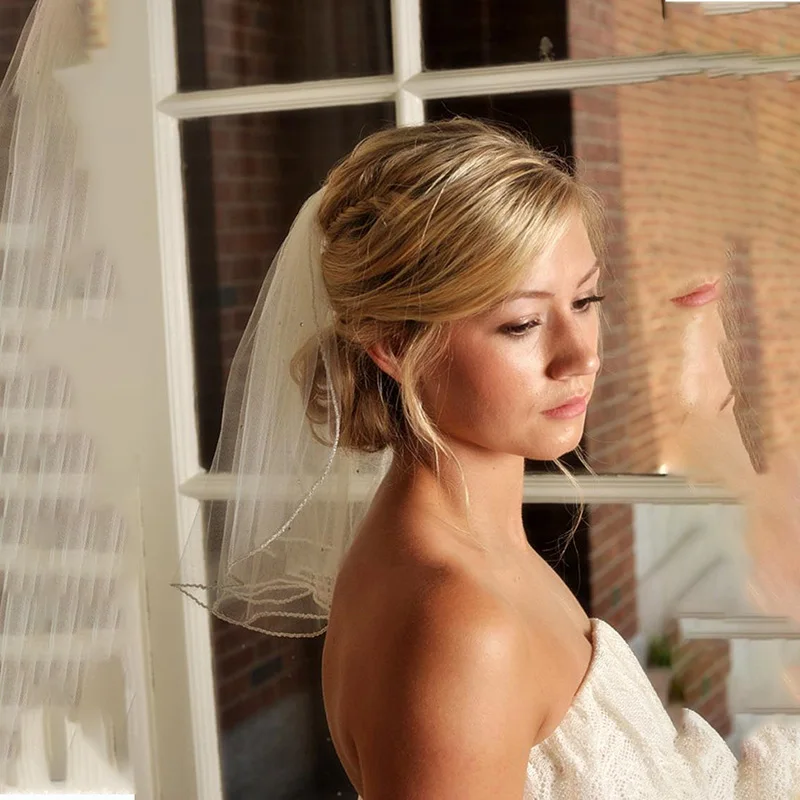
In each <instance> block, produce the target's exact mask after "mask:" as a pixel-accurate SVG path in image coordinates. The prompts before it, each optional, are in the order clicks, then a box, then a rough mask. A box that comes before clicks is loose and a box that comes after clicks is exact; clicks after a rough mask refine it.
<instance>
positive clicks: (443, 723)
mask: <svg viewBox="0 0 800 800" xmlns="http://www.w3.org/2000/svg"><path fill="white" fill-rule="evenodd" d="M395 566H396V568H395V569H394V570H387V571H386V572H383V574H382V575H381V580H380V581H379V582H377V583H376V584H375V585H374V586H372V587H371V588H367V587H365V586H364V585H363V584H362V589H364V592H361V593H358V595H360V596H361V599H362V603H361V604H360V605H358V606H356V604H355V602H354V600H355V597H356V596H358V595H357V594H355V593H352V592H348V594H351V601H350V602H349V603H348V606H350V613H349V614H348V616H349V617H350V622H351V623H354V624H353V626H352V627H350V625H348V628H349V631H348V632H347V634H346V636H347V637H348V638H349V639H350V644H351V647H350V648H348V649H350V652H351V653H356V652H360V653H361V654H362V657H361V659H358V660H359V663H358V665H357V666H355V668H354V671H352V672H351V671H350V670H345V672H347V673H349V676H348V679H347V684H348V688H347V689H345V691H344V694H342V695H340V696H339V697H338V700H339V702H338V703H337V707H339V708H346V709H347V712H346V715H347V724H346V726H345V727H346V734H347V736H346V738H347V740H348V742H350V743H351V754H352V761H351V763H352V764H357V765H358V766H357V767H354V771H355V772H357V775H358V780H359V782H360V783H361V784H362V786H361V787H360V788H362V790H363V791H366V796H367V797H369V796H370V793H372V794H374V796H377V797H383V796H384V795H383V794H382V787H389V786H391V787H395V789H396V790H397V791H398V792H399V793H398V794H397V795H394V794H391V795H385V796H399V797H402V796H426V797H427V796H431V797H433V796H435V797H443V798H446V797H450V796H453V797H463V796H466V795H467V794H469V796H474V797H480V796H483V795H482V794H480V793H473V790H474V789H475V787H476V786H479V785H480V786H485V788H486V795H485V796H486V797H489V796H490V792H492V791H493V792H496V791H497V789H498V781H500V783H501V784H502V782H503V781H508V782H509V787H510V790H511V791H512V793H516V794H517V795H520V794H521V791H522V782H524V774H525V764H526V763H527V755H528V752H529V750H530V747H531V746H532V744H533V742H534V740H535V738H536V736H537V733H538V731H539V729H540V727H541V725H542V724H543V721H544V719H545V717H546V714H547V707H546V702H545V697H546V692H544V691H542V687H541V686H537V682H536V680H535V674H533V673H534V672H535V664H534V661H535V652H534V650H535V642H534V640H533V639H532V637H531V633H530V630H529V628H528V626H527V625H526V624H525V620H524V619H523V618H522V617H521V615H519V614H518V613H517V612H516V610H515V609H514V607H513V606H512V605H511V604H509V603H508V602H507V601H505V600H504V598H503V596H502V595H501V594H500V593H497V592H494V591H492V589H491V587H490V586H488V585H487V584H486V583H485V582H482V581H480V580H479V579H476V577H475V576H474V575H473V574H472V573H471V571H470V570H469V569H468V568H465V567H464V565H463V564H460V563H459V562H458V561H457V560H456V561H448V560H447V559H437V558H420V559H416V560H413V559H412V560H408V561H405V560H403V561H402V563H400V564H398V565H395ZM363 578H364V581H365V582H366V581H367V576H366V575H365V576H363ZM350 580H353V577H352V576H351V578H350ZM351 590H352V587H351ZM352 613H355V614H356V615H357V617H358V619H355V620H354V619H353V617H352ZM351 637H357V639H358V645H357V646H356V638H351ZM367 646H368V647H367ZM349 661H350V663H351V664H353V663H354V659H353V658H352V657H351V659H349ZM340 666H343V665H341V664H340ZM339 674H340V675H341V674H342V672H340V673H339ZM356 674H357V675H358V678H355V675H356ZM340 732H341V731H340ZM399 742H401V743H402V746H400V747H398V743H399ZM501 776H503V777H501ZM400 786H404V787H405V789H406V790H407V792H408V794H403V793H402V792H400V790H399V789H397V787H400ZM500 788H501V789H502V787H500ZM467 789H469V791H467ZM370 790H371V792H370ZM393 791H394V789H393ZM459 792H461V793H460V794H459ZM500 795H501V796H505V795H504V794H503V791H501V792H500ZM492 796H493V797H494V796H497V795H496V794H493V795H492ZM508 796H512V795H511V794H509V795H508Z"/></svg>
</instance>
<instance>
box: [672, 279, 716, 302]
mask: <svg viewBox="0 0 800 800" xmlns="http://www.w3.org/2000/svg"><path fill="white" fill-rule="evenodd" d="M718 297H719V281H709V282H708V283H703V284H701V285H700V286H698V287H697V288H696V289H694V290H692V291H691V292H689V293H688V294H682V295H680V297H673V298H672V302H673V303H675V305H676V306H680V307H681V308H700V306H705V305H708V303H711V302H713V301H714V300H716V299H717V298H718Z"/></svg>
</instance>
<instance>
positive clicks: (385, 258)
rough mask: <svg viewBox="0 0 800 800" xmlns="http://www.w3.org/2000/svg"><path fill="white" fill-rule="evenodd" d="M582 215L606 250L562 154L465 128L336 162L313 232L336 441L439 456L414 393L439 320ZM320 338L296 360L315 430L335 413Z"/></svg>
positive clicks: (464, 124)
mask: <svg viewBox="0 0 800 800" xmlns="http://www.w3.org/2000/svg"><path fill="white" fill-rule="evenodd" d="M576 211H577V212H578V213H580V214H581V215H582V217H583V220H584V223H585V224H586V227H587V230H588V232H589V236H590V238H591V240H592V245H593V246H594V248H595V252H596V253H597V254H598V256H600V255H601V252H602V250H603V225H604V221H603V212H602V208H601V204H600V201H599V200H598V198H597V196H596V194H595V193H594V192H593V191H592V190H591V189H589V188H588V187H586V186H585V185H583V184H582V183H580V182H579V181H578V180H577V179H576V178H574V177H573V176H572V175H570V174H569V172H568V171H567V170H566V169H565V167H564V165H563V163H562V162H560V161H559V160H558V159H557V158H556V157H554V156H552V155H549V154H547V153H544V152H542V151H540V150H537V149H535V148H534V147H532V146H531V145H530V144H529V143H528V142H526V141H525V140H524V139H522V138H521V137H519V136H518V135H516V134H513V133H511V132H508V131H506V130H501V129H498V128H494V127H491V126H489V125H486V124H484V123H480V122H477V121H472V120H465V119H456V120H451V121H448V122H439V123H428V124H426V125H420V126H416V127H403V128H392V129H390V130H385V131H381V132H380V133H376V134H373V135H372V136H369V137H368V138H366V139H364V140H363V141H362V142H361V143H360V144H359V145H358V146H357V147H356V148H355V149H354V150H353V152H352V153H351V154H350V155H348V156H347V157H346V158H344V159H343V160H342V161H341V162H340V163H339V164H337V165H336V166H335V167H334V168H333V169H332V170H331V172H330V174H329V175H328V178H327V181H326V183H325V186H324V189H323V195H322V200H321V205H320V210H319V224H320V227H321V230H322V236H323V242H324V245H323V252H322V257H321V268H322V278H323V281H324V284H325V287H326V289H327V292H328V295H329V298H330V302H331V306H332V309H333V312H334V318H335V320H336V322H335V323H334V326H333V328H332V329H330V330H328V331H325V332H324V333H323V339H324V342H323V345H324V348H325V351H326V353H327V354H328V356H329V367H330V370H329V371H330V376H329V377H330V379H331V381H332V383H333V386H334V388H335V391H336V397H337V401H338V404H339V406H340V408H339V411H340V415H341V425H340V444H341V446H343V447H346V448H351V449H355V450H359V451H362V452H377V451H380V450H384V449H385V448H387V447H388V448H393V449H395V450H399V449H401V448H412V449H413V450H415V451H416V452H417V453H418V454H419V455H420V456H422V457H424V458H426V459H428V460H433V461H435V459H436V456H437V454H438V453H440V452H442V450H443V449H445V448H444V443H443V442H442V440H441V437H440V436H439V434H438V432H437V430H436V426H435V424H434V422H433V421H432V420H431V419H430V417H429V416H428V414H427V413H426V410H425V408H424V407H423V404H422V401H421V399H420V394H419V385H420V376H421V375H423V374H424V373H425V372H426V371H427V370H429V369H430V368H431V366H432V365H435V364H436V363H437V362H438V360H439V359H441V358H442V357H443V356H444V354H445V352H446V346H447V335H446V333H447V323H450V322H454V321H456V320H459V319H463V318H465V317H468V316H471V315H474V314H477V313H479V312H482V311H485V310H486V309H488V308H490V307H491V306H493V305H495V304H496V303H498V302H499V301H500V300H501V299H502V298H503V297H504V296H505V295H507V294H508V293H509V292H511V291H513V290H514V288H515V287H516V286H517V285H518V284H519V282H520V280H521V279H522V276H523V274H524V272H525V271H526V270H527V269H529V268H530V265H531V264H532V263H534V262H535V260H536V258H537V257H538V256H540V255H541V254H542V253H543V252H544V251H545V250H546V249H547V248H548V246H550V245H551V244H552V243H553V242H555V241H557V239H558V238H560V236H561V235H562V234H563V232H564V230H565V229H566V226H567V224H568V221H569V218H570V216H571V215H572V214H573V213H575V212H576ZM379 342H381V343H383V345H384V346H385V347H388V348H389V349H390V350H391V352H392V353H393V354H394V355H395V356H396V358H397V362H398V366H399V369H400V379H399V380H398V381H396V380H394V379H393V378H391V377H390V376H389V375H387V374H386V373H384V372H383V371H382V370H381V369H380V368H379V367H378V366H377V365H376V364H375V362H374V361H373V360H372V358H371V357H370V355H369V353H368V350H369V349H370V348H371V347H373V346H374V345H376V344H377V343H379ZM316 344H317V342H316V340H315V341H314V342H313V345H314V346H313V347H312V346H309V347H307V348H304V349H303V350H301V351H300V352H299V353H297V355H296V356H295V359H294V361H293V365H292V371H293V374H294V376H295V379H296V380H297V381H298V382H299V383H300V384H301V385H304V386H306V387H307V389H308V390H309V391H310V399H309V404H308V415H309V419H310V420H311V422H312V423H313V424H314V425H315V426H317V430H318V431H319V428H320V427H321V426H324V425H325V424H326V423H327V421H328V420H329V419H330V411H331V409H329V408H328V407H327V404H328V393H327V389H326V369H325V366H324V364H322V363H321V356H319V355H317V353H318V352H319V350H318V348H317V347H316Z"/></svg>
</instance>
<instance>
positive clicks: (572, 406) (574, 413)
mask: <svg viewBox="0 0 800 800" xmlns="http://www.w3.org/2000/svg"><path fill="white" fill-rule="evenodd" d="M585 412H586V396H585V395H584V396H583V397H573V398H572V399H571V400H567V402H566V403H564V405H562V406H557V407H556V408H551V409H549V410H548V411H545V412H544V415H545V416H546V417H550V418H551V419H572V418H573V417H579V416H580V415H581V414H583V413H585Z"/></svg>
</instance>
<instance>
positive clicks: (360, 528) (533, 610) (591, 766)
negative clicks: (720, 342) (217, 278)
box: [185, 120, 800, 800]
mask: <svg viewBox="0 0 800 800" xmlns="http://www.w3.org/2000/svg"><path fill="white" fill-rule="evenodd" d="M602 258H603V218H602V210H601V207H600V204H599V202H598V200H597V198H596V196H595V194H594V193H593V192H592V191H591V190H589V189H588V188H587V187H585V186H583V185H582V184H581V183H580V182H578V181H577V180H576V179H575V178H573V177H572V176H570V175H569V174H567V173H566V172H565V171H564V170H563V169H562V168H561V167H560V165H559V164H558V163H556V162H555V161H554V160H553V159H552V158H550V157H548V156H546V155H544V154H542V153H541V152H538V151H536V150H535V149H533V148H531V147H530V146H529V145H528V144H526V143H525V142H524V141H522V140H520V139H518V138H517V137H515V136H512V135H511V134H509V133H507V132H503V131H499V130H496V129H493V128H490V127H487V126H485V125H483V124H480V123H477V122H471V121H466V120H455V121H451V122H447V123H439V124H430V125H424V126H420V127H416V128H399V129H394V130H387V131H384V132H382V133H378V134H376V135H374V136H371V137H369V138H368V139H366V140H365V141H364V142H362V143H361V144H360V145H359V146H358V147H357V148H356V149H355V151H354V152H353V153H352V154H351V155H350V156H348V157H347V158H346V159H345V160H344V161H342V162H341V163H340V164H339V165H338V166H337V167H335V168H334V169H333V171H332V172H331V173H330V175H329V177H328V180H327V181H326V184H325V186H324V187H323V189H322V190H321V192H320V193H318V194H317V195H316V196H315V197H314V198H312V200H310V201H309V203H308V204H307V205H306V207H304V210H303V211H301V214H300V215H299V217H298V220H297V221H296V223H295V226H294V227H293V229H292V232H291V233H290V235H289V238H288V239H287V242H286V244H285V245H284V248H283V249H282V251H281V253H280V254H279V256H278V258H277V260H276V266H275V269H274V272H273V277H272V279H271V281H269V282H268V283H269V289H268V291H265V293H264V295H263V296H262V298H261V299H260V301H259V306H258V308H257V310H256V312H255V313H254V315H253V320H252V321H251V324H250V326H249V327H248V330H247V331H246V333H245V338H244V344H243V346H242V348H241V350H240V353H239V354H238V355H237V362H236V364H235V365H234V380H233V384H232V386H233V387H234V388H233V389H231V390H229V395H228V398H227V401H226V422H225V427H224V428H223V437H222V440H221V445H220V449H219V451H218V457H217V463H216V468H217V469H223V470H233V471H234V472H235V473H236V474H237V481H238V483H237V489H238V491H237V495H236V500H235V501H234V502H233V503H231V504H229V507H228V508H227V509H226V515H225V519H224V523H223V525H222V530H223V540H222V544H221V546H220V548H219V550H218V558H219V575H220V577H219V580H218V582H217V583H216V584H215V585H214V587H212V589H213V593H212V604H213V605H212V607H213V609H214V611H215V612H216V613H218V614H219V615H220V616H223V617H225V618H226V619H231V620H234V621H237V622H239V623H241V624H245V625H248V626H249V627H254V628H257V629H263V630H270V631H272V632H276V631H277V632H283V633H290V634H299V635H308V634H313V633H316V632H319V630H320V629H321V628H322V627H323V625H324V624H325V621H326V620H327V617H328V615H329V617H330V619H329V625H328V635H327V639H326V643H325V651H324V659H323V686H324V696H325V706H326V711H327V715H328V720H329V725H330V730H331V733H332V737H333V741H334V744H335V746H336V749H337V752H338V753H339V756H340V758H341V760H342V763H343V765H344V767H345V770H346V771H347V773H348V776H349V777H350V779H351V781H352V783H353V784H354V786H355V787H356V788H357V789H358V791H359V793H360V795H361V796H362V797H363V798H365V800H386V799H388V798H397V799H398V800H400V799H401V798H403V799H405V798H409V799H410V798H437V800H446V799H447V798H454V800H455V799H456V798H457V800H464V798H476V799H477V798H492V799H493V800H494V799H495V798H502V799H503V800H505V799H506V798H508V800H512V799H513V800H517V799H518V798H534V797H535V798H567V797H569V798H573V797H574V798H623V797H625V798H634V797H635V798H651V797H652V798H672V797H693V798H694V797H697V798H703V799H704V800H707V799H708V798H722V797H726V798H727V797H733V796H734V793H735V792H738V793H739V794H737V795H736V796H747V793H748V792H751V791H752V792H755V793H754V794H751V795H750V796H753V797H759V798H765V797H770V798H773V797H779V796H783V795H781V794H779V793H776V792H780V791H783V790H786V791H787V792H788V790H789V789H790V788H794V789H796V788H798V787H800V783H796V781H797V775H798V773H800V768H798V766H797V764H796V763H795V764H794V766H793V765H792V763H791V762H790V761H789V760H787V759H786V757H785V754H784V756H783V760H784V762H785V763H786V764H787V765H788V766H787V767H786V769H787V770H789V771H788V772H786V773H785V774H782V775H781V776H779V779H778V782H777V783H773V784H771V788H770V789H769V792H770V793H768V794H763V793H761V792H762V790H763V789H764V788H765V786H766V783H765V781H766V778H765V776H764V773H763V771H759V769H758V768H757V767H758V765H757V764H756V765H755V767H756V768H755V770H754V769H752V767H753V762H752V761H751V763H750V767H751V769H750V770H749V772H748V773H747V775H746V776H745V777H744V778H742V780H739V782H738V784H737V779H738V776H737V770H736V762H735V759H734V757H733V755H732V754H731V752H730V751H729V750H728V749H727V747H726V746H725V744H724V742H723V741H722V740H721V739H720V738H719V737H718V735H717V734H716V733H715V732H714V731H713V729H711V728H710V726H708V725H707V724H706V723H705V722H703V721H702V720H701V719H700V718H699V717H697V716H696V715H693V714H692V713H691V712H687V714H686V720H685V723H684V726H683V729H682V730H681V733H680V734H679V735H678V734H676V731H675V728H674V727H673V725H672V723H671V721H670V718H669V716H668V715H667V714H666V712H665V711H664V709H663V708H662V706H661V704H660V702H659V700H658V698H657V696H656V694H655V692H654V690H653V688H652V687H651V686H650V684H649V682H648V680H647V678H646V676H645V674H644V672H643V671H642V669H641V667H640V666H639V664H638V662H637V660H636V658H635V657H634V656H633V654H632V652H631V651H630V649H629V648H628V646H627V644H626V643H625V642H624V640H623V639H622V638H621V637H620V636H619V635H618V634H616V632H615V631H614V630H613V629H612V628H610V627H609V626H608V625H606V624H605V623H603V622H601V621H599V620H590V619H588V618H587V617H586V615H585V614H584V613H583V611H582V610H581V608H580V606H579V605H578V603H577V602H576V601H575V599H574V598H573V596H572V595H571V593H570V592H569V590H568V589H567V587H566V586H565V585H564V584H563V583H562V581H561V580H560V579H559V578H558V577H557V576H556V574H555V573H554V572H553V571H552V570H551V569H550V568H549V567H548V566H547V564H546V563H545V562H544V561H543V560H542V559H541V558H540V557H539V556H538V555H537V554H536V553H535V552H534V551H533V550H532V549H531V548H530V547H529V546H528V544H527V540H526V535H525V531H524V529H523V526H522V520H521V506H522V489H523V468H524V460H525V458H532V459H537V460H542V459H558V458H559V457H560V456H562V455H563V454H565V453H567V452H568V451H570V450H572V449H573V448H575V447H576V446H577V445H578V443H579V441H580V438H581V435H582V432H583V426H584V420H585V412H586V405H587V403H588V402H589V400H590V397H591V394H592V389H593V386H594V382H595V378H596V375H597V372H598V370H599V367H600V357H599V331H600V312H599V304H600V301H601V300H602V295H601V293H600V288H599V282H600V278H601V273H602ZM301 345H302V346H301ZM291 354H294V355H293V358H292V360H291V372H292V374H293V376H294V378H295V381H296V382H297V384H298V385H299V387H300V389H301V394H300V402H298V400H297V395H296V394H294V393H290V392H289V389H288V387H289V381H288V380H287V374H288V372H289V355H291ZM237 376H238V377H237ZM242 379H244V382H243V383H242ZM382 453H388V454H390V456H391V465H390V467H389V469H388V471H387V472H386V473H385V475H383V472H382V469H381V466H380V464H379V461H378V460H377V457H376V458H371V457H370V456H369V454H382ZM348 454H349V455H348ZM358 454H367V455H366V456H365V457H362V458H359V456H358ZM362 471H367V472H370V471H371V472H373V473H375V472H376V474H377V475H378V477H379V478H380V477H381V476H382V475H383V479H382V481H381V482H380V486H379V487H378V489H377V491H376V492H375V493H374V495H373V494H371V493H370V492H369V491H368V492H367V494H366V499H367V501H368V503H369V505H368V508H367V509H366V511H365V513H364V504H363V503H362V502H361V500H363V498H364V495H363V492H362V494H360V495H358V493H356V494H353V493H352V491H353V486H356V485H358V481H359V480H360V479H361V478H362V475H361V474H360V473H361V472H362ZM276 487H277V488H276ZM213 519H214V515H213V514H212V521H213ZM353 532H355V536H354V537H353V536H351V534H352V533H353ZM334 582H335V590H334V591H333V593H332V598H331V587H332V586H333V585H334ZM185 588H186V587H185ZM765 741H767V740H766V739H762V740H761V743H762V744H763V742H765ZM781 741H782V742H783V743H784V745H783V746H784V747H785V743H786V742H787V741H788V738H786V737H784V739H782V740H781ZM786 752H789V753H790V754H791V753H794V758H795V762H796V761H797V758H796V753H797V750H796V749H795V750H793V751H792V750H787V751H786ZM792 770H794V771H792ZM748 776H749V777H748ZM748 781H749V782H748ZM780 781H783V783H781V782H780ZM773 790H774V791H773Z"/></svg>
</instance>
